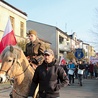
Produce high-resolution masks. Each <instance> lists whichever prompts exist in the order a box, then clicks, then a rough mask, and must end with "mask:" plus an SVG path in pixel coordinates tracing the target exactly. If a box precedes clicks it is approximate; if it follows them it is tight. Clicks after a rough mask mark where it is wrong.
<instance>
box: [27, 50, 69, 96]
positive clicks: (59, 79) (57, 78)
mask: <svg viewBox="0 0 98 98" xmlns="http://www.w3.org/2000/svg"><path fill="white" fill-rule="evenodd" d="M44 58H45V60H44V62H43V63H42V64H41V65H40V66H38V67H37V69H36V70H35V73H34V77H33V80H32V85H31V89H30V92H29V95H28V96H29V97H28V98H32V97H33V95H34V92H35V89H36V87H37V85H38V84H39V98H57V97H59V90H60V88H61V87H63V86H67V85H68V84H69V81H68V77H67V75H66V73H65V71H64V69H63V68H62V67H60V66H58V65H56V60H55V59H54V53H53V51H52V50H51V49H48V50H46V51H45V52H44ZM30 96H32V97H30Z"/></svg>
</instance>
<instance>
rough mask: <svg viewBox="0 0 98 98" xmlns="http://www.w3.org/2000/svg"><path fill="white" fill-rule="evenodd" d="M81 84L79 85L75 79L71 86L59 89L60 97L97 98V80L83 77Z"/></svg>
mask: <svg viewBox="0 0 98 98" xmlns="http://www.w3.org/2000/svg"><path fill="white" fill-rule="evenodd" d="M83 82H84V83H83V86H82V87H81V86H79V84H78V82H77V80H75V83H74V84H73V85H71V86H68V87H66V88H63V89H62V90H61V97H60V98H98V80H96V79H92V80H91V79H85V80H84V81H83Z"/></svg>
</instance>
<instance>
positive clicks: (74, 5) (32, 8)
mask: <svg viewBox="0 0 98 98" xmlns="http://www.w3.org/2000/svg"><path fill="white" fill-rule="evenodd" d="M5 1H6V2H8V3H10V4H11V5H13V6H15V7H16V8H18V9H20V10H22V11H23V12H26V14H27V15H28V19H27V20H32V21H36V22H40V23H44V24H48V25H51V26H56V27H58V28H59V29H61V30H62V31H64V32H67V34H72V33H73V32H76V35H77V38H78V39H80V40H82V41H83V42H85V43H88V44H90V45H92V46H93V47H94V49H95V50H96V51H98V39H97V37H98V34H97V33H93V32H97V31H98V29H97V28H96V25H98V24H97V22H98V20H97V19H98V18H97V17H98V11H96V9H97V10H98V0H5ZM96 36H97V37H96Z"/></svg>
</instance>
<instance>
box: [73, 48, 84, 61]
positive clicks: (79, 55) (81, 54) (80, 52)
mask: <svg viewBox="0 0 98 98" xmlns="http://www.w3.org/2000/svg"><path fill="white" fill-rule="evenodd" d="M74 55H75V57H76V58H77V59H78V60H80V59H82V58H84V52H83V49H82V48H78V49H75V53H74Z"/></svg>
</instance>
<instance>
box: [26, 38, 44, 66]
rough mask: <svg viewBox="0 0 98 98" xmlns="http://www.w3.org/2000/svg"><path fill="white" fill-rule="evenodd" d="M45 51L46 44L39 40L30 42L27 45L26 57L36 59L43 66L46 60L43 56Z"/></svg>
mask: <svg viewBox="0 0 98 98" xmlns="http://www.w3.org/2000/svg"><path fill="white" fill-rule="evenodd" d="M44 51H45V46H44V44H43V43H42V42H41V41H39V40H38V39H37V40H36V41H35V42H33V43H32V42H29V43H27V44H26V56H29V57H30V58H34V59H36V60H37V62H39V64H41V63H42V62H43V60H44V57H43V54H44Z"/></svg>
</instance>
